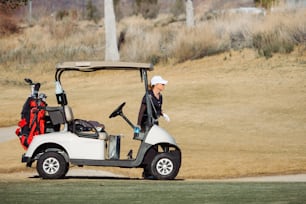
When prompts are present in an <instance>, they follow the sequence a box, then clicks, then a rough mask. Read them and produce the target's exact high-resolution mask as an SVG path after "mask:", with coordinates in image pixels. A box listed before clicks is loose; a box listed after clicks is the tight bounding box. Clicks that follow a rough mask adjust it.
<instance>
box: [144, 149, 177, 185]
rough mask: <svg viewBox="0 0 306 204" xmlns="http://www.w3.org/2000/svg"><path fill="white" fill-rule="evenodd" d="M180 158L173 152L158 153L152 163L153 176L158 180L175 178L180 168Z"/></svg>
mask: <svg viewBox="0 0 306 204" xmlns="http://www.w3.org/2000/svg"><path fill="white" fill-rule="evenodd" d="M178 161H179V160H178V159H177V158H175V157H174V155H173V154H171V153H169V152H166V153H161V154H158V155H156V156H155V157H154V159H153V160H152V163H151V170H150V172H151V173H152V176H153V177H154V178H155V179H158V180H173V179H174V178H175V177H176V176H177V174H178V172H179V169H180V164H179V162H178Z"/></svg>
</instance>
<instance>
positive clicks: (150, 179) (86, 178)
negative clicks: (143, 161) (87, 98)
mask: <svg viewBox="0 0 306 204" xmlns="http://www.w3.org/2000/svg"><path fill="white" fill-rule="evenodd" d="M28 178H30V179H42V178H40V177H39V176H38V175H35V176H31V177H28ZM65 179H79V180H122V181H128V180H130V181H159V180H158V179H154V178H129V177H114V176H65V177H64V178H61V180H65ZM43 180H53V179H43ZM160 181H162V180H160ZM167 181H184V179H173V180H167Z"/></svg>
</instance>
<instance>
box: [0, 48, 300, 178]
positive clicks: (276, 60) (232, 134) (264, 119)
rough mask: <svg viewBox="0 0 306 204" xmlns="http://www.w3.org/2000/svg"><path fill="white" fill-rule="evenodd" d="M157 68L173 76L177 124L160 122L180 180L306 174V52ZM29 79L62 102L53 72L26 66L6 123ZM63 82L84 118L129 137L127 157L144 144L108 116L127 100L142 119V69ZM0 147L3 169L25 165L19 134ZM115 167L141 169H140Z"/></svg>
mask: <svg viewBox="0 0 306 204" xmlns="http://www.w3.org/2000/svg"><path fill="white" fill-rule="evenodd" d="M297 49H298V48H297ZM225 59H226V60H225ZM12 74H13V73H12ZM153 74H161V75H162V76H163V77H164V78H166V79H168V80H169V84H168V85H167V87H166V90H165V92H164V98H165V102H164V109H165V112H167V113H168V114H169V116H170V117H171V122H170V123H167V122H165V121H163V120H161V126H163V127H165V128H166V129H167V130H168V131H169V132H170V133H171V134H172V135H173V136H174V137H175V138H176V140H177V142H178V144H179V145H180V146H181V148H182V152H183V164H182V169H181V172H180V174H179V177H180V178H221V177H236V176H247V175H262V174H283V173H297V172H305V169H306V144H305V139H306V138H305V137H306V136H305V132H306V125H305V123H306V115H305V109H306V104H305V101H306V93H305V92H306V80H305V77H306V53H305V52H304V53H303V54H300V53H299V52H297V51H295V52H293V53H291V54H277V55H275V56H274V57H272V58H271V59H269V60H267V59H265V58H261V57H258V55H257V53H256V52H254V51H252V50H244V51H241V52H231V53H223V54H219V55H217V56H212V57H207V58H204V59H200V60H195V61H187V62H185V63H182V64H176V65H163V66H156V69H155V70H154V71H153V72H152V73H150V76H152V75H153ZM11 76H12V75H7V77H6V78H7V79H9V78H10V77H11ZM24 77H31V78H33V79H35V80H40V81H42V82H43V85H42V91H43V92H45V93H47V95H48V101H49V105H56V103H55V96H54V94H53V93H54V88H53V75H52V74H51V73H48V74H39V73H37V72H34V73H22V72H21V73H19V74H18V78H19V81H16V82H15V84H13V83H12V82H8V83H6V84H2V86H1V88H0V89H1V103H2V106H1V107H0V110H1V124H6V125H12V124H13V123H12V122H11V121H16V122H17V120H18V119H19V113H20V110H21V106H22V104H23V102H24V99H25V97H26V96H27V95H28V93H29V90H28V88H26V87H25V86H24V85H22V80H23V78H24ZM63 84H64V88H66V92H67V93H68V96H69V98H68V100H69V102H70V105H71V106H72V108H73V109H74V113H75V116H76V117H77V118H83V119H94V120H98V121H101V122H103V123H104V124H105V125H106V128H107V130H108V131H109V132H110V133H121V134H123V135H125V137H124V138H123V140H122V154H121V157H122V158H125V153H127V152H128V150H129V149H131V148H132V149H134V151H136V150H137V147H138V142H135V141H132V140H131V138H132V132H131V130H130V129H129V127H128V125H127V124H126V123H125V122H123V120H122V119H120V118H115V119H108V115H109V114H110V113H111V111H112V110H113V109H114V108H115V107H116V106H117V105H118V104H120V103H121V102H123V101H126V102H127V105H126V107H125V113H126V114H127V116H128V117H129V118H130V119H131V120H132V121H136V119H137V118H136V117H137V112H138V108H139V103H140V99H141V97H142V94H143V91H142V89H143V87H142V86H141V84H140V81H139V79H138V73H113V72H107V73H101V74H83V75H82V76H81V75H78V74H73V75H67V76H64V81H63ZM8 121H10V122H8ZM0 149H1V150H0V151H1V154H2V155H4V156H5V157H4V158H6V159H4V160H2V162H1V164H0V171H1V172H8V171H15V170H21V169H24V168H25V167H23V165H22V164H21V163H20V155H21V153H22V151H23V150H22V148H21V146H19V144H18V141H17V140H16V141H12V142H7V143H4V144H1V148H0ZM12 149H14V150H12ZM8 169H9V170H8ZM14 169H15V170H14ZM106 169H107V168H106ZM110 170H111V171H114V172H119V173H122V174H125V175H128V176H132V177H139V176H140V175H141V172H140V170H134V169H132V170H129V169H110Z"/></svg>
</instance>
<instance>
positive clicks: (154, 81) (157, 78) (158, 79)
mask: <svg viewBox="0 0 306 204" xmlns="http://www.w3.org/2000/svg"><path fill="white" fill-rule="evenodd" d="M167 83H168V81H167V80H165V79H163V78H162V77H161V76H153V77H152V79H151V85H152V86H154V85H156V84H167Z"/></svg>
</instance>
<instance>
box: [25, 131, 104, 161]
mask: <svg viewBox="0 0 306 204" xmlns="http://www.w3.org/2000/svg"><path fill="white" fill-rule="evenodd" d="M45 144H50V148H53V147H54V145H56V146H57V145H58V146H61V147H62V148H63V150H64V151H65V152H66V153H67V154H68V156H69V159H96V160H103V159H105V155H104V151H103V149H104V146H105V141H104V140H98V139H89V138H82V137H79V136H77V135H75V134H74V133H71V132H55V133H49V134H44V135H39V136H35V137H34V139H33V141H32V143H31V144H30V146H29V149H28V151H27V152H26V154H25V156H26V157H32V156H34V154H35V151H36V150H37V149H39V147H41V146H42V145H45ZM51 144H52V145H51Z"/></svg>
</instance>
